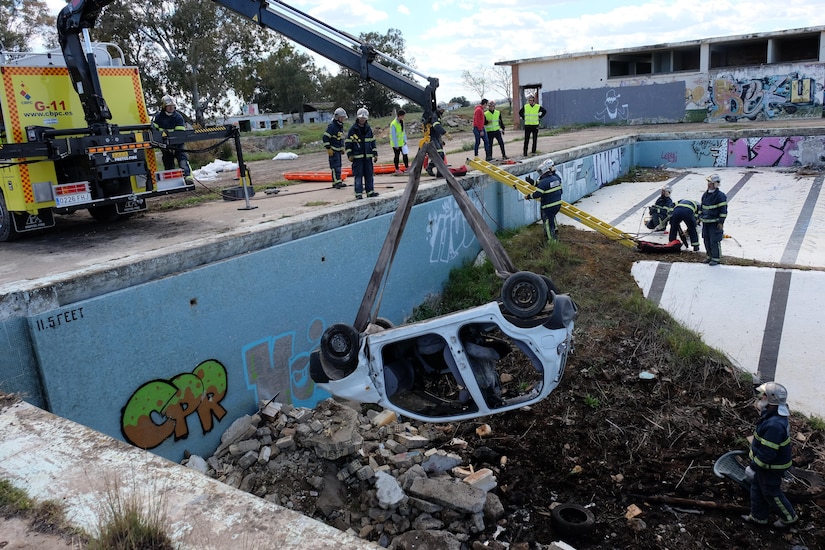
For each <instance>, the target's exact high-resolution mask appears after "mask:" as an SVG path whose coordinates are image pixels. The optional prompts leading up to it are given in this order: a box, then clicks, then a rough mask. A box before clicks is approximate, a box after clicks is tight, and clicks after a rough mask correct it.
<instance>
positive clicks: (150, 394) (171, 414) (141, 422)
mask: <svg viewBox="0 0 825 550" xmlns="http://www.w3.org/2000/svg"><path fill="white" fill-rule="evenodd" d="M226 390H227V377H226V368H225V367H224V366H223V365H222V364H221V363H220V362H218V361H215V360H212V359H210V360H208V361H204V362H203V363H201V364H200V365H198V366H197V367H195V370H193V371H192V372H191V373H188V372H185V373H180V374H177V375H175V376H173V377H172V378H169V379H167V380H151V381H149V382H146V383H145V384H143V385H142V386H140V387H139V388H138V389H137V390H136V391H135V392H134V393H133V394H132V396H131V397H130V398H129V401H128V402H127V403H126V406H125V407H123V410H122V411H121V430H122V432H123V436H124V437H125V439H126V441H128V442H129V443H132V444H133V445H136V446H138V447H140V448H142V449H154V448H155V447H157V446H158V445H160V444H161V443H163V442H164V441H165V440H166V439H167V438H169V437H172V436H174V438H175V441H178V440H180V439H184V438H186V437H188V436H189V426H188V424H187V417H189V416H190V415H192V414H194V413H197V418H198V420H199V421H200V425H201V430H202V431H203V433H205V434H206V433H209V432H211V431H212V428H213V427H214V422H213V417H214V420H217V421H220V420H221V419H222V418H223V417H224V416H226V409H224V407H223V406H222V405H221V401H223V398H224V397H225V396H226Z"/></svg>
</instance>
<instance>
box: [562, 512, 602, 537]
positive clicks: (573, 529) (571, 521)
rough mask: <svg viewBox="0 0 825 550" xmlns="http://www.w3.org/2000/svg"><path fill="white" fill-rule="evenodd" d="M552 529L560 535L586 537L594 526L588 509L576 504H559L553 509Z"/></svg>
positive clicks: (593, 519)
mask: <svg viewBox="0 0 825 550" xmlns="http://www.w3.org/2000/svg"><path fill="white" fill-rule="evenodd" d="M552 518H553V527H555V528H556V531H558V532H559V533H560V534H562V535H579V536H581V535H587V534H589V533H590V532H591V531H592V530H593V527H594V526H595V524H596V518H595V516H594V515H593V512H591V511H590V510H589V509H587V508H585V507H584V506H579V505H578V504H561V505H559V506H556V507H555V508H553V512H552Z"/></svg>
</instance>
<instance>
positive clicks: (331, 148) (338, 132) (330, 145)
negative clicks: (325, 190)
mask: <svg viewBox="0 0 825 550" xmlns="http://www.w3.org/2000/svg"><path fill="white" fill-rule="evenodd" d="M346 119H347V112H346V111H345V110H344V108H343V107H338V108H337V109H335V112H334V113H333V114H332V121H331V122H330V123H329V126H327V131H326V132H324V135H323V137H322V138H321V140H322V141H323V142H324V148H325V149H326V150H327V155H328V156H329V169H330V170H331V171H332V186H333V187H334V188H335V189H341V188H343V187H346V186H347V184H346V183H344V182H343V180H342V179H341V154H342V153H343V152H344V121H345V120H346Z"/></svg>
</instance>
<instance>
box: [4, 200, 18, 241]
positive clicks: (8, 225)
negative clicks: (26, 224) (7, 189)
mask: <svg viewBox="0 0 825 550" xmlns="http://www.w3.org/2000/svg"><path fill="white" fill-rule="evenodd" d="M19 236H20V233H18V232H17V230H16V229H15V228H14V220H13V219H12V215H11V212H9V209H8V208H6V198H5V197H4V196H3V193H0V242H6V241H13V240H14V239H16V238H17V237H19Z"/></svg>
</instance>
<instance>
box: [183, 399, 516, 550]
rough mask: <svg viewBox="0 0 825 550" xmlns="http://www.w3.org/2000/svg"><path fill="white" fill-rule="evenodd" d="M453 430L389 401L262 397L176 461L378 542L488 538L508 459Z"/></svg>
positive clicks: (436, 544) (447, 543) (420, 544)
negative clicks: (214, 439)
mask: <svg viewBox="0 0 825 550" xmlns="http://www.w3.org/2000/svg"><path fill="white" fill-rule="evenodd" d="M453 429H454V427H452V426H446V427H445V426H437V425H431V424H422V425H419V426H416V425H413V424H412V423H410V422H401V421H399V419H398V418H397V416H396V415H395V413H394V412H392V411H386V410H385V411H380V412H379V411H374V410H370V411H368V412H367V413H366V415H362V414H361V413H359V412H358V411H356V410H354V409H352V408H350V407H348V406H346V405H344V404H341V403H339V402H336V401H334V400H332V399H328V400H326V401H324V402H322V403H320V404H319V405H318V407H316V408H315V409H303V408H294V407H292V406H291V405H282V404H275V403H269V404H267V405H266V406H265V407H263V409H262V410H261V411H260V412H259V413H258V414H255V415H251V416H249V415H248V416H245V417H242V418H240V419H238V420H236V421H235V422H234V423H233V424H232V425H231V426H230V427H229V429H228V430H227V431H226V432H224V434H223V435H222V437H221V441H222V443H221V445H220V447H218V449H217V450H216V451H215V454H214V455H213V456H211V457H209V458H208V459H207V460H204V459H203V458H201V457H198V456H196V455H190V456H188V457H187V458H186V459H185V460H184V461H183V463H184V464H186V465H187V466H189V467H191V468H194V469H197V470H199V471H201V472H203V473H204V474H206V475H209V476H211V477H213V478H215V479H218V480H220V481H222V482H224V483H226V484H228V485H231V486H233V487H236V488H238V489H241V490H243V491H247V492H250V493H252V494H255V495H257V496H259V497H261V498H265V499H267V500H269V501H272V502H274V503H276V504H279V505H281V506H284V507H286V508H290V509H294V510H296V511H299V512H301V513H303V514H304V515H307V516H310V517H315V518H317V519H320V520H322V521H324V522H325V523H327V524H329V525H332V526H334V527H336V528H338V529H341V530H344V531H350V532H352V533H355V534H357V535H358V536H359V537H360V538H362V539H366V540H370V541H374V542H376V543H377V544H379V545H380V546H382V547H385V548H396V549H399V550H401V549H405V548H439V549H444V550H449V549H453V548H454V549H459V548H461V547H462V546H463V547H464V548H467V547H468V543H469V541H471V540H472V541H474V542H476V544H478V541H479V540H484V541H485V542H486V545H485V547H495V546H490V544H491V543H495V542H496V541H495V540H494V539H495V536H492V535H491V536H489V537H485V535H484V533H485V528H486V527H487V526H491V527H492V526H493V525H496V523H497V522H499V521H500V520H501V523H504V520H502V518H503V516H504V508H503V506H502V504H501V502H500V500H499V498H498V496H496V494H495V493H494V492H493V490H494V489H496V487H497V481H496V473H497V472H498V471H499V468H502V467H504V466H505V465H506V462H507V458H506V457H505V456H499V455H497V454H496V453H494V452H493V451H492V450H490V449H489V448H487V447H483V446H482V447H477V448H476V449H475V450H473V451H471V450H470V448H469V445H468V443H467V442H466V441H465V440H462V439H460V438H456V437H452V436H450V435H447V431H452V430H453ZM476 431H477V433H478V435H477V436H476V437H483V436H487V435H489V432H490V430H489V427H488V426H486V425H481V426H479V427H478V428H477V429H476ZM502 530H503V527H501V526H500V525H497V526H496V528H495V533H496V535H497V534H498V533H500V532H501V531H502ZM491 531H493V529H489V530H486V532H488V533H489V532H491ZM469 544H472V543H469ZM499 547H502V548H503V547H504V546H499Z"/></svg>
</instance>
